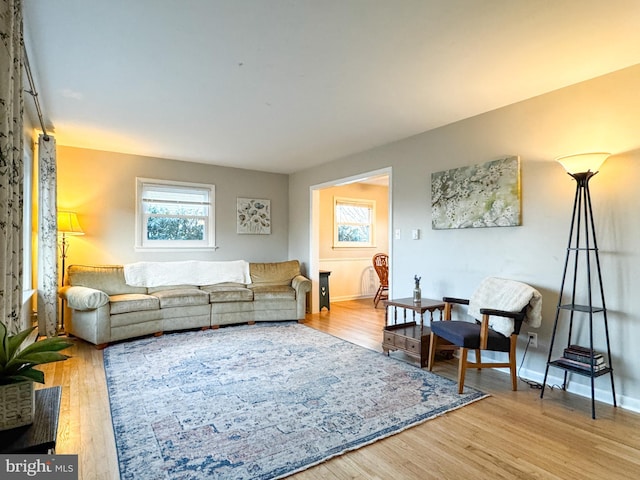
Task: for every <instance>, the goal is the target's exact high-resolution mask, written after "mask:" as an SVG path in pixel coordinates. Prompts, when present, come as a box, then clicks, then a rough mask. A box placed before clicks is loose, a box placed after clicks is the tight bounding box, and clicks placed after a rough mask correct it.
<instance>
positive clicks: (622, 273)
mask: <svg viewBox="0 0 640 480" xmlns="http://www.w3.org/2000/svg"><path fill="white" fill-rule="evenodd" d="M505 81H508V79H505ZM638 85H640V65H639V66H635V67H632V68H628V69H625V70H621V71H619V72H615V73H612V74H609V75H606V76H604V77H600V78H597V79H594V80H591V81H588V82H584V83H581V84H577V85H574V86H571V87H568V88H564V89H561V90H558V91H555V92H551V93H549V94H546V95H542V96H539V97H536V98H532V99H530V100H527V101H523V102H520V103H517V104H514V105H510V106H507V107H504V108H501V109H498V110H495V111H492V112H489V113H486V114H483V115H479V116H477V117H474V118H470V119H467V120H464V121H461V122H458V123H455V124H452V125H448V126H445V127H442V128H438V129H435V130H432V131H429V132H426V133H423V134H421V135H417V136H415V137H411V138H408V139H406V140H402V141H399V142H396V143H392V144H388V145H385V146H382V147H380V148H376V149H373V150H370V151H367V152H362V153H359V154H355V155H352V156H349V157H346V158H342V159H339V160H337V161H334V162H330V163H328V164H325V165H323V166H321V167H318V168H313V169H309V170H305V171H301V172H297V173H295V174H293V175H291V176H290V180H289V203H290V219H289V220H290V221H289V225H290V227H289V245H290V248H289V256H291V257H292V258H299V259H301V260H302V261H304V262H309V260H310V251H309V244H310V238H309V236H310V228H309V224H310V186H313V185H318V184H323V183H325V182H330V181H332V180H335V179H340V178H346V177H350V176H353V175H358V174H360V173H362V172H368V171H372V170H376V169H380V168H385V167H391V168H392V197H393V202H392V219H393V224H392V225H391V226H390V228H391V229H392V231H393V230H395V229H398V228H399V229H401V231H402V238H401V239H400V240H393V243H392V245H391V254H392V261H391V265H392V271H391V281H392V285H391V289H392V295H393V296H395V297H402V296H409V295H410V294H411V289H412V285H413V280H412V279H413V275H414V274H418V275H421V276H422V289H423V295H424V296H428V297H432V298H441V297H442V296H443V295H452V296H462V297H468V296H469V295H470V294H471V293H472V292H473V289H474V288H475V286H477V284H478V283H479V282H480V280H481V279H482V278H484V277H485V276H489V275H495V276H502V277H507V278H513V279H517V280H521V281H524V282H526V283H529V284H531V285H533V286H534V287H536V288H537V289H539V290H540V291H541V293H542V294H543V300H544V307H543V309H544V311H543V314H544V320H543V325H542V327H541V328H540V329H539V330H538V335H539V340H538V342H539V346H538V348H537V349H535V350H529V352H528V353H527V357H526V360H525V362H524V366H523V373H524V374H525V375H527V376H529V377H530V378H533V379H535V380H538V381H541V380H542V375H543V373H544V369H545V364H546V356H547V353H548V346H549V342H550V337H551V331H552V326H553V320H554V317H555V310H556V309H555V307H556V304H557V302H558V292H559V288H560V282H561V277H562V267H563V264H564V258H565V254H566V247H567V240H568V234H569V222H570V214H571V209H572V206H573V195H574V192H575V182H574V181H573V180H572V179H571V178H570V177H569V176H568V175H567V174H566V173H565V172H564V170H563V169H562V167H561V166H560V165H559V164H558V163H557V162H555V161H554V158H556V157H558V156H561V155H567V154H572V153H580V152H594V151H608V152H611V153H612V154H613V156H612V157H610V158H609V159H608V160H607V162H605V164H604V165H603V166H602V168H601V169H600V173H599V174H598V175H597V176H596V177H595V178H594V179H593V180H592V181H591V193H592V198H593V208H594V214H595V221H596V229H597V235H598V244H599V247H600V260H601V263H602V269H603V282H604V288H605V294H606V302H607V307H608V309H609V330H610V336H611V347H612V354H613V363H614V368H615V380H616V382H617V385H616V387H617V388H616V391H617V393H618V396H619V400H620V402H621V404H622V405H623V406H625V407H626V408H630V409H634V410H638V411H640V371H639V370H638V368H637V365H638V364H640V349H638V348H637V347H636V346H635V340H636V339H638V338H640V321H639V318H638V316H639V315H640V313H639V312H640V295H638V294H637V292H639V291H640V275H639V274H638V273H637V272H640V253H639V249H638V246H637V239H638V238H639V237H640V222H639V221H638V211H637V209H638V205H640V192H639V191H638V188H637V183H638V180H639V179H640V135H639V133H638V127H639V120H638V119H639V118H640V95H639V94H638ZM507 155H519V156H520V158H521V165H522V206H523V225H522V226H519V227H509V228H485V229H465V230H432V229H431V207H430V202H431V194H430V189H431V174H432V173H433V172H437V171H441V170H446V169H449V168H455V167H460V166H466V165H474V164H478V163H484V162H486V161H490V160H494V159H498V158H503V157H504V156H507ZM414 228H419V229H420V230H421V232H422V236H421V238H420V240H411V239H410V231H411V229H414ZM562 318H565V319H566V317H562ZM600 320H601V317H596V322H595V325H596V329H595V333H596V340H595V346H596V348H597V349H600V350H603V349H604V348H605V344H604V338H603V329H602V322H601V321H600ZM566 323H567V322H562V329H561V330H560V332H561V333H560V335H561V336H560V338H561V343H563V342H565V341H566V328H565V326H566ZM576 330H577V331H578V332H579V334H580V337H579V341H580V343H583V344H585V343H586V344H588V339H587V337H586V328H585V324H584V322H581V324H579V325H577V327H576ZM525 331H527V328H526V327H525ZM524 337H525V336H521V339H520V343H519V357H520V358H521V357H522V354H523V351H524V346H525V338H524ZM520 358H519V359H518V363H519V362H520ZM550 374H552V375H553V376H554V377H553V378H551V379H550V380H549V383H551V384H554V383H562V379H561V372H560V371H559V370H553V369H552V370H551V372H550ZM569 389H570V390H572V391H575V392H578V393H580V394H585V395H589V390H588V380H587V379H585V378H582V377H578V378H576V377H575V376H574V377H572V378H571V382H570V385H569ZM596 389H597V390H598V392H597V397H598V398H600V399H602V400H603V401H606V402H611V392H610V384H609V381H608V376H606V377H601V378H600V379H597V380H596ZM548 395H553V393H549V394H548Z"/></svg>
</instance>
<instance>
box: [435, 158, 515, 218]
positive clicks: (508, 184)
mask: <svg viewBox="0 0 640 480" xmlns="http://www.w3.org/2000/svg"><path fill="white" fill-rule="evenodd" d="M521 201H522V200H521V192H520V157H517V156H513V157H507V158H503V159H500V160H493V161H491V162H486V163H482V164H480V165H473V166H470V167H461V168H454V169H451V170H445V171H443V172H436V173H432V174H431V215H432V216H431V226H432V228H433V229H434V230H442V229H450V228H480V227H512V226H517V225H522V212H521V210H522V209H521Z"/></svg>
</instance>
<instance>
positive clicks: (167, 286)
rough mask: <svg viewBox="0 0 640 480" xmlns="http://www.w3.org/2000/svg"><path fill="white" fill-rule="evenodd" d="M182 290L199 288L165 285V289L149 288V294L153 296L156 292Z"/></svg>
mask: <svg viewBox="0 0 640 480" xmlns="http://www.w3.org/2000/svg"><path fill="white" fill-rule="evenodd" d="M180 288H198V287H195V286H194V285H165V286H164V287H148V288H147V293H148V294H149V295H153V294H154V293H156V292H162V291H164V290H178V289H180Z"/></svg>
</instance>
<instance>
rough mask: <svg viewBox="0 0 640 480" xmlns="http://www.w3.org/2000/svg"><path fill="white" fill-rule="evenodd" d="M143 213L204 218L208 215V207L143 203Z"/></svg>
mask: <svg viewBox="0 0 640 480" xmlns="http://www.w3.org/2000/svg"><path fill="white" fill-rule="evenodd" d="M143 206H144V213H151V214H162V215H184V216H199V217H206V216H207V215H208V214H209V207H208V206H206V205H181V204H176V203H164V202H154V203H148V202H144V203H143Z"/></svg>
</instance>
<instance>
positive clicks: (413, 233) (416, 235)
mask: <svg viewBox="0 0 640 480" xmlns="http://www.w3.org/2000/svg"><path fill="white" fill-rule="evenodd" d="M411 238H412V239H414V240H419V239H420V229H418V228H415V229H413V230H411Z"/></svg>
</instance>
